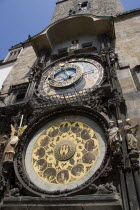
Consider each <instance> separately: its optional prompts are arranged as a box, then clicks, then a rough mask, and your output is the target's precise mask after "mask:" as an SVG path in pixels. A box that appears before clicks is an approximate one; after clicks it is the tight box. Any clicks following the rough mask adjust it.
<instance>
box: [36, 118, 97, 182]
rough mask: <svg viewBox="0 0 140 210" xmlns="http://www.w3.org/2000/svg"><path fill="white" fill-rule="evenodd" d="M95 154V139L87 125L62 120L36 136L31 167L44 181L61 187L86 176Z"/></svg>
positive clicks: (93, 133) (95, 158) (95, 156)
mask: <svg viewBox="0 0 140 210" xmlns="http://www.w3.org/2000/svg"><path fill="white" fill-rule="evenodd" d="M98 154H99V141H98V137H97V135H96V133H95V131H94V130H93V129H92V128H91V127H90V126H88V125H86V124H85V123H83V122H79V121H63V122H59V123H57V124H55V125H53V126H51V127H49V128H48V129H46V130H45V131H43V133H42V134H41V135H40V136H39V138H38V139H37V141H36V143H35V145H34V148H33V151H32V165H33V169H34V171H35V173H36V174H37V175H38V176H39V177H40V178H41V179H42V180H44V181H45V182H47V183H50V184H56V185H63V184H69V183H72V182H75V181H77V180H80V179H81V178H82V177H83V176H85V175H86V174H87V173H88V172H89V171H90V169H91V168H92V166H93V165H94V164H95V163H96V161H97V159H98Z"/></svg>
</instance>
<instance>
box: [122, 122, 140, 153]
mask: <svg viewBox="0 0 140 210" xmlns="http://www.w3.org/2000/svg"><path fill="white" fill-rule="evenodd" d="M139 127H140V126H139V125H138V124H137V125H134V126H131V120H130V119H126V125H125V126H124V131H126V141H127V146H128V149H129V150H137V148H138V141H137V139H136V133H137V131H138V129H139Z"/></svg>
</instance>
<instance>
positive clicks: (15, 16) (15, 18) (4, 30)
mask: <svg viewBox="0 0 140 210" xmlns="http://www.w3.org/2000/svg"><path fill="white" fill-rule="evenodd" d="M56 1H57V0H0V60H2V59H3V58H4V57H5V56H6V54H7V52H8V49H9V48H10V47H11V46H13V45H15V44H17V43H20V42H22V41H24V40H26V39H27V37H28V35H29V34H30V35H31V36H33V35H35V34H37V33H39V32H40V31H41V30H43V29H44V28H45V27H46V26H47V25H48V24H49V22H50V20H51V17H52V14H53V11H54V8H55V3H56ZM104 1H105V0H104ZM121 1H122V3H123V5H124V7H125V9H126V10H131V9H135V8H140V0H121Z"/></svg>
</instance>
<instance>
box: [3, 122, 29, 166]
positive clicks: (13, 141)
mask: <svg viewBox="0 0 140 210" xmlns="http://www.w3.org/2000/svg"><path fill="white" fill-rule="evenodd" d="M26 128H27V126H23V127H19V128H18V130H16V129H15V128H14V126H13V125H11V137H10V140H9V142H8V143H7V145H6V148H5V150H4V163H6V162H13V159H14V155H15V149H16V146H17V144H18V141H19V138H20V136H21V135H22V133H23V132H24V130H25V129H26Z"/></svg>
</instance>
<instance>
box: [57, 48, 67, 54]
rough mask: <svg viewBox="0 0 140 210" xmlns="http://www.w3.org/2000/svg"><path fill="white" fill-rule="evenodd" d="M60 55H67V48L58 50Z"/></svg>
mask: <svg viewBox="0 0 140 210" xmlns="http://www.w3.org/2000/svg"><path fill="white" fill-rule="evenodd" d="M58 53H59V54H63V53H67V48H62V49H59V50H58Z"/></svg>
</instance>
